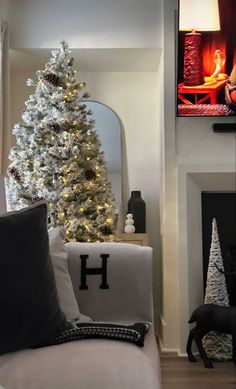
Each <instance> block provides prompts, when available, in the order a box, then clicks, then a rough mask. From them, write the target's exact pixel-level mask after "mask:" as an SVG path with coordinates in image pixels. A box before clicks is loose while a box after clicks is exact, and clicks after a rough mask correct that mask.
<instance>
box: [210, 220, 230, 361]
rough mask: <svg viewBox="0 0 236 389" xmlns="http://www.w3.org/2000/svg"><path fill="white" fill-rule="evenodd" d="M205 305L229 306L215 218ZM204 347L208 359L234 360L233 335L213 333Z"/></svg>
mask: <svg viewBox="0 0 236 389" xmlns="http://www.w3.org/2000/svg"><path fill="white" fill-rule="evenodd" d="M220 270H221V271H220ZM204 303H205V304H215V305H221V306H229V297H228V292H227V286H226V281H225V275H224V264H223V259H222V254H221V248H220V241H219V235H218V228H217V223H216V219H215V218H214V219H213V221H212V237H211V248H210V257H209V264H208V272H207V283H206V292H205V300H204ZM203 346H204V349H205V351H206V353H207V355H208V357H209V358H211V359H215V360H219V361H225V360H230V359H232V336H231V335H228V334H222V333H218V332H215V331H211V332H209V333H208V334H207V335H206V336H205V337H204V338H203Z"/></svg>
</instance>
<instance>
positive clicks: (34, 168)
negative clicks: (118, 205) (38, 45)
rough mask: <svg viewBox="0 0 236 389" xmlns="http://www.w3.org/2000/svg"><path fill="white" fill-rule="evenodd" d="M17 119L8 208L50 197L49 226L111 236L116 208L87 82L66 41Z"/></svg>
mask: <svg viewBox="0 0 236 389" xmlns="http://www.w3.org/2000/svg"><path fill="white" fill-rule="evenodd" d="M36 74H37V78H38V81H36V82H35V81H33V80H31V79H28V80H27V85H28V86H31V87H33V88H34V89H35V92H34V94H31V95H30V97H29V99H28V100H27V101H26V103H25V104H26V107H25V110H24V112H23V114H22V121H21V122H20V123H18V124H15V126H14V129H13V134H14V135H15V136H16V146H14V147H13V148H12V149H11V151H10V157H9V159H10V165H9V169H8V175H9V184H8V196H9V198H8V202H9V204H10V207H11V209H18V208H23V207H26V206H28V205H30V204H32V203H34V202H35V201H37V200H38V199H41V198H43V199H46V200H47V201H48V213H49V226H50V227H56V226H65V227H66V240H67V241H71V240H76V241H80V242H94V241H96V242H97V241H100V242H101V241H112V240H114V235H113V234H114V228H115V220H116V219H115V209H114V196H113V194H112V191H111V184H110V182H109V181H108V179H107V173H106V163H105V160H104V157H103V153H102V151H101V143H100V140H99V137H98V134H97V132H96V125H95V121H94V120H92V119H91V115H92V111H91V110H90V109H88V108H87V106H86V99H87V98H88V97H89V95H88V93H87V92H86V93H85V92H84V88H85V87H86V85H85V83H83V82H80V81H78V80H77V77H76V76H75V74H76V71H75V70H74V69H73V58H71V57H70V50H69V48H68V45H67V43H66V42H62V44H61V48H60V49H56V50H53V51H52V58H51V59H50V60H49V62H48V63H47V64H46V65H45V69H44V70H38V71H37V73H36Z"/></svg>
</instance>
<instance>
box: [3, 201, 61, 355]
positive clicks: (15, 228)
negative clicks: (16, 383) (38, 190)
mask: <svg viewBox="0 0 236 389" xmlns="http://www.w3.org/2000/svg"><path fill="white" fill-rule="evenodd" d="M0 247H1V257H0V353H6V352H8V351H12V350H18V349H21V348H27V347H31V346H33V345H34V344H36V343H39V342H43V341H45V340H46V339H47V338H51V337H52V336H54V335H55V334H56V333H57V331H61V330H64V329H65V328H67V327H68V326H67V323H66V320H65V315H64V313H63V312H62V311H61V310H60V307H59V302H58V296H57V290H56V284H55V276H54V271H53V267H52V263H51V258H50V253H49V239H48V229H47V204H46V202H43V201H41V202H38V203H36V204H34V205H33V206H31V207H29V208H24V209H21V210H19V211H16V212H9V213H7V214H3V215H1V216H0Z"/></svg>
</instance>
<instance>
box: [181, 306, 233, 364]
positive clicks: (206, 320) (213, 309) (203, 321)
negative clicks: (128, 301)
mask: <svg viewBox="0 0 236 389" xmlns="http://www.w3.org/2000/svg"><path fill="white" fill-rule="evenodd" d="M194 322H196V323H197V324H196V327H194V328H192V329H191V331H190V333H189V337H188V342H187V350H186V351H187V354H188V359H189V362H196V358H195V357H194V355H193V354H192V350H191V346H192V341H193V340H195V342H196V344H197V347H198V350H199V353H200V356H201V358H202V360H203V362H204V366H205V367H206V368H212V367H213V364H212V362H211V361H210V359H209V358H208V356H207V354H206V351H205V349H204V347H203V343H202V340H203V337H204V335H205V334H207V333H209V331H217V333H219V334H232V338H233V345H234V346H233V362H234V363H235V364H236V326H235V323H236V307H222V306H220V305H215V304H203V305H200V306H199V307H198V308H196V309H195V311H194V312H193V313H192V315H191V318H190V319H189V323H194ZM206 336H207V335H206ZM212 359H213V358H212Z"/></svg>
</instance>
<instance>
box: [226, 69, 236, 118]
mask: <svg viewBox="0 0 236 389" xmlns="http://www.w3.org/2000/svg"><path fill="white" fill-rule="evenodd" d="M225 100H226V103H227V104H228V106H229V107H230V108H231V109H232V110H233V111H235V112H236V65H234V67H233V70H232V72H231V74H230V76H229V81H228V82H227V84H226V86H225Z"/></svg>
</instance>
